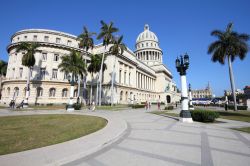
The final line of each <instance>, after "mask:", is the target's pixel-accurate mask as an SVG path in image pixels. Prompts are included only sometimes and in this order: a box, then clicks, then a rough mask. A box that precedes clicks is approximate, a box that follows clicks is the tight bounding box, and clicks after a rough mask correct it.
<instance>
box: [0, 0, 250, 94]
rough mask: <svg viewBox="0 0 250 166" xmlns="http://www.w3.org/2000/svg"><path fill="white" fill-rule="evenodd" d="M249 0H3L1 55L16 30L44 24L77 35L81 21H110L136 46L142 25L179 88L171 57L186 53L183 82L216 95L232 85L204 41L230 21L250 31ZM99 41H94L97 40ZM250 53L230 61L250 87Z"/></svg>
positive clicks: (94, 24)
mask: <svg viewBox="0 0 250 166" xmlns="http://www.w3.org/2000/svg"><path fill="white" fill-rule="evenodd" d="M249 7H250V1H249V0H203V1H202V0H154V1H150V0H144V1H139V0H137V1H136V0H123V1H122V0H117V1H114V0H105V1H102V0H91V1H82V0H70V1H66V0H53V1H52V0H37V1H35V0H22V1H21V0H1V2H0V22H1V26H0V59H4V60H6V61H7V60H8V54H7V52H6V46H7V45H8V44H9V43H10V37H11V35H12V34H13V33H15V32H16V31H18V30H21V29H26V28H45V29H53V30H58V31H63V32H67V33H71V34H74V35H78V34H79V33H80V32H81V31H82V27H83V25H85V26H87V27H88V28H89V29H90V31H94V32H97V33H98V32H99V29H100V20H104V21H105V22H110V21H113V22H114V23H115V26H116V27H118V28H119V30H120V31H119V33H118V34H123V35H124V42H125V43H126V45H127V46H128V47H129V48H130V49H132V50H134V49H135V48H134V45H135V40H136V38H137V36H138V35H139V33H140V32H142V31H143V27H144V24H146V23H147V24H149V26H150V30H152V31H153V32H155V33H156V35H157V36H158V38H159V41H160V47H161V48H162V50H163V53H164V56H163V59H164V63H165V64H166V65H167V67H168V68H169V69H170V70H171V72H172V74H173V76H174V81H175V82H176V83H177V85H178V86H179V87H180V77H179V74H178V73H177V72H176V68H175V64H174V62H175V59H176V57H177V56H178V55H180V54H183V53H185V52H188V54H189V55H190V61H191V64H190V69H189V70H188V72H187V80H188V82H190V83H191V84H192V88H193V89H199V88H204V87H205V86H206V85H207V83H208V81H209V82H210V85H211V87H212V89H213V92H214V94H216V95H222V94H223V90H224V89H230V82H229V74H228V66H227V64H225V65H220V64H219V63H212V62H211V56H210V55H208V54H207V48H208V45H209V44H210V43H211V42H212V41H214V40H215V38H214V37H212V36H210V33H211V31H212V30H214V29H221V30H224V29H225V27H226V26H227V24H228V23H229V22H230V21H232V22H233V23H234V30H235V31H238V32H240V33H243V32H244V33H248V34H250V21H249V20H250V19H249V18H250V11H249ZM96 43H98V41H96ZM249 66H250V55H249V53H248V54H247V57H246V58H245V59H244V61H240V60H238V59H237V60H235V61H234V63H233V69H234V75H235V82H236V88H241V89H242V88H244V86H246V85H250V74H249V71H250V68H249Z"/></svg>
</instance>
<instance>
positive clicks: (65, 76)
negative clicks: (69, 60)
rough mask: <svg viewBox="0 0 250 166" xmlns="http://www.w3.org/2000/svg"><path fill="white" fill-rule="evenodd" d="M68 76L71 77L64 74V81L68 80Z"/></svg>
mask: <svg viewBox="0 0 250 166" xmlns="http://www.w3.org/2000/svg"><path fill="white" fill-rule="evenodd" d="M68 75H69V74H68V73H66V72H65V73H64V77H63V79H64V80H67V79H68Z"/></svg>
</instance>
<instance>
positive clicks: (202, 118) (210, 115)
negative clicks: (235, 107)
mask: <svg viewBox="0 0 250 166" xmlns="http://www.w3.org/2000/svg"><path fill="white" fill-rule="evenodd" d="M190 112H191V116H192V118H193V120H194V121H198V122H213V121H214V120H215V119H216V118H219V116H220V115H219V113H218V112H215V111H208V110H194V111H190Z"/></svg>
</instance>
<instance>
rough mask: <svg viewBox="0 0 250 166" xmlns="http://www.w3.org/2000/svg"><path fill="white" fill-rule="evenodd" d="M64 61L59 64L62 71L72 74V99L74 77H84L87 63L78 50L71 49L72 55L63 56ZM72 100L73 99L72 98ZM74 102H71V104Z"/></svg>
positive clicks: (71, 96)
mask: <svg viewBox="0 0 250 166" xmlns="http://www.w3.org/2000/svg"><path fill="white" fill-rule="evenodd" d="M61 59H62V62H61V63H60V64H59V65H58V68H59V69H60V71H61V72H64V73H68V74H71V79H73V81H72V80H71V92H70V99H72V98H73V95H72V94H73V92H74V81H75V80H74V79H80V78H78V76H80V77H83V75H85V74H86V65H85V62H84V60H83V58H82V56H81V54H80V52H77V51H71V53H70V55H65V56H62V57H61ZM70 101H72V100H70ZM71 104H72V103H70V105H71Z"/></svg>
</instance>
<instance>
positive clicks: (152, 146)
mask: <svg viewBox="0 0 250 166" xmlns="http://www.w3.org/2000/svg"><path fill="white" fill-rule="evenodd" d="M38 113H46V112H45V111H40V112H38ZM53 113H54V111H53ZM58 113H62V112H60V111H58ZM22 114H24V113H22ZM25 114H27V112H26V113H25ZM76 114H82V113H76ZM84 114H89V115H97V116H101V117H105V118H107V119H109V122H110V123H109V125H108V126H107V127H106V128H104V129H103V130H100V131H98V132H96V133H93V134H91V135H88V136H86V137H82V138H79V139H76V140H72V141H68V142H65V143H62V144H57V145H52V146H48V147H44V148H40V149H35V150H30V151H25V152H20V153H15V154H10V155H5V156H0V165H28V166H29V165H36V166H37V165H65V166H79V165H81V166H128V165H129V166H138V165H143V166H152V165H153V166H166V165H167V166H171V165H185V166H186V165H192V166H199V165H202V166H213V165H215V166H224V165H225V166H235V165H237V166H239V165H240V166H241V165H242V166H245V165H249V163H250V134H247V133H243V132H238V131H234V130H231V129H228V128H227V126H226V127H225V126H223V125H224V124H225V123H218V124H205V123H199V122H194V123H181V122H179V121H177V120H174V119H171V118H167V117H163V116H158V115H154V114H151V113H149V111H145V110H144V109H139V110H137V109H134V110H126V111H96V112H87V113H84ZM228 123H229V124H231V125H233V126H234V125H236V124H232V123H233V122H231V121H228ZM238 125H239V124H238ZM240 125H242V124H240ZM115 133H116V134H115ZM104 135H105V136H104ZM103 138H104V139H105V140H106V141H103V140H102V139H103ZM108 140H111V141H108ZM88 141H89V142H88ZM100 141H101V143H100ZM88 148H89V149H88Z"/></svg>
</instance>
